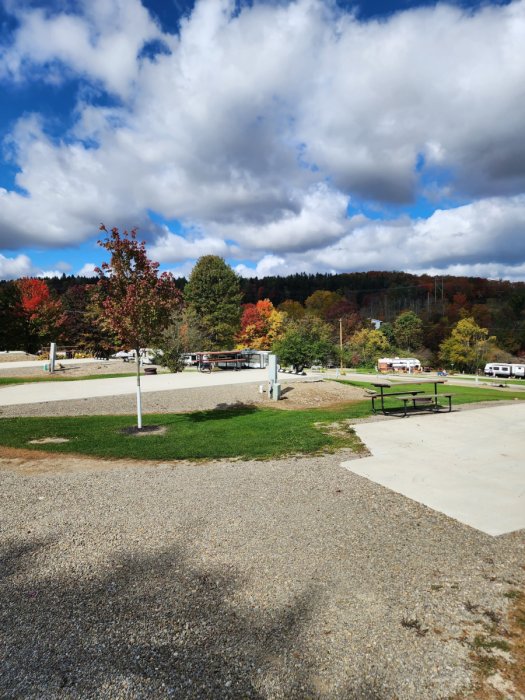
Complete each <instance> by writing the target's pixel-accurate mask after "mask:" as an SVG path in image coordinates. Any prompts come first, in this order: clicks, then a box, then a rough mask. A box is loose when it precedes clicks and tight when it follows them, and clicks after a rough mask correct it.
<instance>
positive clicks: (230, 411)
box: [188, 401, 259, 423]
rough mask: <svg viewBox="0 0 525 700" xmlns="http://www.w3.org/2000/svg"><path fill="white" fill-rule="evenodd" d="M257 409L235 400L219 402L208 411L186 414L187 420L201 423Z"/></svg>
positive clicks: (254, 411)
mask: <svg viewBox="0 0 525 700" xmlns="http://www.w3.org/2000/svg"><path fill="white" fill-rule="evenodd" d="M258 410H259V409H258V408H257V406H254V405H252V404H247V403H243V402H242V401H236V402H235V403H230V404H229V403H219V404H217V406H216V407H215V408H213V409H210V410H208V411H197V412H194V413H189V414H188V420H190V421H191V422H193V423H203V422H205V421H212V420H225V419H228V418H237V417H238V416H249V415H251V414H252V413H256V412H257V411H258Z"/></svg>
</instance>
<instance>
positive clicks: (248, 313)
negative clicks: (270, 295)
mask: <svg viewBox="0 0 525 700" xmlns="http://www.w3.org/2000/svg"><path fill="white" fill-rule="evenodd" d="M284 318H285V316H284V314H283V313H282V312H281V311H278V310H277V309H275V308H274V306H273V304H272V302H271V301H270V300H269V299H262V300H261V301H258V302H257V303H256V304H245V305H244V307H243V312H242V317H241V330H240V332H239V334H238V335H237V347H238V348H252V349H254V350H269V349H270V348H271V347H272V345H273V343H274V342H275V341H276V340H278V338H279V337H280V336H281V335H282V333H283V327H284Z"/></svg>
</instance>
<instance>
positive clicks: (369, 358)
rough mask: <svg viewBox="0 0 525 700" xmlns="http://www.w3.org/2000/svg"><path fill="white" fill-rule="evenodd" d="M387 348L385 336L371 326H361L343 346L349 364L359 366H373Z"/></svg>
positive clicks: (387, 343)
mask: <svg viewBox="0 0 525 700" xmlns="http://www.w3.org/2000/svg"><path fill="white" fill-rule="evenodd" d="M389 349H390V343H389V342H388V339H387V337H386V336H385V335H384V334H383V333H382V332H381V331H380V330H374V329H372V328H362V329H361V330H360V331H357V333H354V334H353V335H352V336H351V337H350V339H349V341H348V343H347V345H346V348H345V350H346V353H347V355H348V356H349V357H348V360H349V364H351V365H354V366H360V367H372V366H374V365H375V364H376V362H377V360H378V359H379V358H380V357H381V356H383V355H384V354H385V353H387V352H388V350H389Z"/></svg>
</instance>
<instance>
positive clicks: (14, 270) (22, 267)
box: [0, 254, 32, 280]
mask: <svg viewBox="0 0 525 700" xmlns="http://www.w3.org/2000/svg"><path fill="white" fill-rule="evenodd" d="M31 269H32V265H31V260H30V259H29V258H28V257H27V255H17V256H16V257H15V258H6V257H5V256H4V255H1V254H0V279H3V280H14V279H18V278H19V277H28V276H29V275H30V274H31Z"/></svg>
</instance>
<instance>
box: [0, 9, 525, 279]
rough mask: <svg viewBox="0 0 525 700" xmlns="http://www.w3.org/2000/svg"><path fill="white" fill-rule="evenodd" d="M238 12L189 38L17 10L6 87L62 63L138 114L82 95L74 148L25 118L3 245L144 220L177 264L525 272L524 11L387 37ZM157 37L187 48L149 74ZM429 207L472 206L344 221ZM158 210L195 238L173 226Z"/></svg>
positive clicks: (395, 23)
mask: <svg viewBox="0 0 525 700" xmlns="http://www.w3.org/2000/svg"><path fill="white" fill-rule="evenodd" d="M234 6H235V3H234V2H232V1H227V0H200V2H198V3H197V5H196V8H195V10H194V12H193V14H192V15H191V17H189V18H188V19H187V20H185V21H184V22H183V25H182V29H181V34H180V37H173V36H167V35H166V34H163V33H162V32H161V31H160V29H159V28H158V27H157V26H156V25H155V23H154V22H153V21H152V20H151V18H150V17H148V15H147V13H146V11H145V10H144V8H143V7H142V6H141V5H140V3H139V2H138V0H127V1H124V0H96V1H95V2H88V0H83V1H82V3H80V4H79V10H78V11H77V12H76V13H75V14H74V15H72V14H69V15H65V14H60V13H55V14H49V13H47V14H46V13H45V12H43V11H42V10H31V9H29V10H28V9H20V10H17V17H18V19H19V21H20V28H19V30H18V32H17V33H16V35H15V37H14V40H13V42H12V44H11V45H9V46H4V50H3V52H2V54H1V55H0V65H1V66H2V67H0V75H4V78H5V77H6V76H8V77H9V76H10V77H11V78H16V79H18V80H21V79H22V78H25V79H34V78H35V76H37V77H38V76H42V75H43V73H42V72H40V73H39V69H41V71H43V72H45V71H47V70H48V69H49V67H50V66H54V67H55V69H56V70H55V73H56V75H57V76H58V78H59V79H64V77H65V76H64V70H63V68H64V67H67V72H68V73H69V75H75V76H80V77H82V78H83V79H84V80H91V81H93V82H94V83H95V84H97V85H99V84H103V85H104V86H105V87H106V89H108V90H109V91H112V92H114V93H117V94H119V95H120V97H121V98H122V100H123V102H122V106H121V107H119V108H117V107H113V108H108V107H96V106H94V105H91V104H89V102H88V101H86V98H85V96H83V97H82V99H80V97H79V102H78V106H77V110H78V122H77V123H76V124H75V126H74V128H73V130H72V131H71V132H70V133H68V134H66V135H65V136H64V139H63V140H60V139H58V140H57V139H52V138H50V137H49V136H48V135H47V132H46V125H45V124H44V123H43V122H42V120H40V119H38V118H37V117H35V116H32V117H31V116H30V117H24V118H23V119H21V120H20V121H19V123H18V125H17V127H16V129H14V131H13V134H12V138H11V143H10V148H9V150H10V153H11V157H12V160H13V164H14V165H15V167H17V168H18V169H19V173H18V175H17V186H18V188H20V190H21V191H23V192H24V193H23V194H22V192H21V191H15V190H14V191H7V190H0V245H2V244H4V245H6V246H7V245H9V246H12V245H13V241H16V242H17V244H18V245H20V246H23V245H27V244H40V245H49V246H59V245H63V244H65V243H68V244H71V243H75V242H81V241H83V240H86V239H88V238H89V237H91V236H92V235H93V234H94V232H96V228H97V226H98V223H99V222H100V221H104V222H105V223H106V224H107V225H108V226H113V225H117V226H121V227H126V228H130V227H133V226H135V225H138V226H139V227H140V228H141V230H142V231H145V232H146V233H147V235H149V236H150V238H153V243H154V244H153V247H152V248H151V249H150V251H151V253H152V255H153V256H154V257H156V259H158V260H160V261H162V262H164V263H166V264H169V263H181V264H182V265H184V264H185V263H184V261H185V260H194V259H195V258H196V257H198V256H200V255H202V254H206V253H214V254H218V255H223V256H229V257H230V258H235V259H237V260H243V261H251V262H253V264H254V265H255V266H257V267H256V269H257V270H261V272H260V273H258V274H262V271H263V270H280V271H281V272H280V273H281V274H287V272H289V271H296V270H297V271H299V270H305V271H315V270H318V269H319V270H321V269H322V270H342V269H344V270H351V269H368V268H376V269H384V268H389V269H391V268H394V267H397V268H400V269H413V270H415V269H418V270H424V269H430V268H432V269H434V268H435V269H443V270H445V269H446V267H447V266H452V265H454V264H455V265H466V266H469V265H471V266H475V265H490V264H493V265H495V266H496V268H495V269H498V270H500V269H503V270H504V269H506V268H507V267H508V269H509V274H514V272H515V271H516V269H517V267H515V265H516V263H520V261H522V260H524V259H525V251H524V250H523V245H522V244H521V242H520V241H521V238H522V237H523V236H522V235H521V234H520V231H523V228H520V227H521V226H522V225H523V217H522V213H523V200H522V199H521V197H522V195H523V192H525V121H524V120H523V117H522V115H523V114H524V113H525V92H524V91H523V84H524V83H525V52H524V51H523V45H524V44H525V0H516V1H515V2H513V3H511V4H509V5H506V6H492V7H491V6H488V7H484V8H482V9H481V10H479V11H477V12H463V11H461V10H460V9H459V8H457V7H452V6H447V5H443V4H439V5H437V6H436V7H429V8H425V9H418V10H409V11H406V12H403V13H398V14H396V15H394V16H392V17H391V18H389V19H385V20H382V21H381V22H378V21H377V22H376V21H370V22H360V21H358V19H356V17H355V16H354V15H351V14H345V13H343V12H341V11H338V10H336V8H335V5H332V4H331V3H326V2H322V1H321V0H297V2H293V3H292V2H290V3H273V2H262V1H259V2H254V4H253V6H252V7H244V8H243V9H242V10H241V11H240V12H239V13H234V12H233V10H234ZM50 37H52V38H53V41H50V40H49V38H50ZM152 39H160V40H162V41H164V42H166V43H167V44H168V45H169V46H170V49H171V53H170V54H162V55H159V56H157V58H156V59H155V60H154V61H150V60H140V59H139V58H138V54H139V52H140V49H141V47H142V46H143V45H144V43H145V42H147V41H150V40H152ZM57 66H58V67H57ZM420 193H424V194H426V195H427V196H428V197H429V198H433V199H435V200H436V202H437V203H439V201H440V198H446V200H447V201H448V204H449V205H450V202H451V201H452V202H453V201H454V200H456V201H462V202H464V201H469V199H470V203H468V204H466V205H464V206H460V207H456V208H454V209H448V210H446V211H445V210H443V211H437V212H436V213H435V214H434V215H432V216H430V217H429V218H428V219H426V220H415V221H411V220H410V219H408V218H407V219H400V220H396V221H385V222H382V223H378V222H370V221H367V220H366V219H365V218H364V217H363V216H360V217H355V218H353V219H348V218H347V215H346V207H347V204H348V201H349V200H350V201H351V202H352V204H353V205H354V204H355V206H356V207H358V206H359V201H360V198H364V199H365V200H368V201H370V200H373V201H375V202H376V203H379V204H380V205H388V204H389V203H392V202H394V203H395V202H398V203H400V202H401V203H402V202H410V201H411V200H413V199H414V198H415V197H416V196H417V195H418V194H420ZM150 211H154V212H157V213H158V214H160V215H161V216H163V217H164V218H165V219H166V220H172V219H178V220H179V221H180V222H181V223H182V225H183V227H184V229H183V233H182V234H179V233H173V232H170V231H166V230H159V229H158V227H155V226H154V225H153V224H152V223H151V221H150V220H149V214H148V213H149V212H150ZM520 235H521V238H520ZM502 236H503V239H502V238H501V237H502ZM243 264H244V263H243ZM238 269H239V270H244V268H243V265H240V266H239V268H238ZM246 270H248V273H250V268H249V266H248V267H246Z"/></svg>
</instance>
